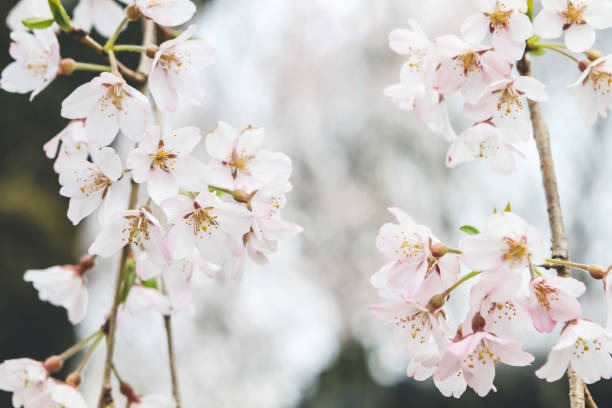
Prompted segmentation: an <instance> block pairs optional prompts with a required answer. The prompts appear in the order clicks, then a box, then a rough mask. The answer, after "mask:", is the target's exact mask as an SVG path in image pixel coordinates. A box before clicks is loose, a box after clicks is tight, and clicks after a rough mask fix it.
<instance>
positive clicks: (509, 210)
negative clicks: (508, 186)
mask: <svg viewBox="0 0 612 408" xmlns="http://www.w3.org/2000/svg"><path fill="white" fill-rule="evenodd" d="M504 212H512V208H510V201H508V204H506V208H504Z"/></svg>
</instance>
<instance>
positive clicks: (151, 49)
mask: <svg viewBox="0 0 612 408" xmlns="http://www.w3.org/2000/svg"><path fill="white" fill-rule="evenodd" d="M157 51H159V47H158V46H157V45H151V46H149V48H147V51H146V54H147V57H149V58H151V59H153V58H155V54H157Z"/></svg>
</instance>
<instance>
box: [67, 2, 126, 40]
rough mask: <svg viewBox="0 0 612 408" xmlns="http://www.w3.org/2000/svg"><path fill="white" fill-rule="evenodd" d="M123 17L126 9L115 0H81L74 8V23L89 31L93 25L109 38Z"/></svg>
mask: <svg viewBox="0 0 612 408" xmlns="http://www.w3.org/2000/svg"><path fill="white" fill-rule="evenodd" d="M123 17H125V11H124V10H123V8H122V7H121V6H119V5H118V4H117V3H115V1H114V0H80V1H79V4H77V5H76V7H75V8H74V15H73V18H72V23H73V25H74V26H75V27H77V28H80V29H82V30H85V31H87V32H89V31H91V28H92V27H93V28H95V29H96V31H97V32H98V33H100V34H101V35H102V36H104V37H107V38H108V37H110V36H112V35H113V33H114V32H115V30H116V29H117V27H118V26H119V23H120V22H121V20H122V19H123Z"/></svg>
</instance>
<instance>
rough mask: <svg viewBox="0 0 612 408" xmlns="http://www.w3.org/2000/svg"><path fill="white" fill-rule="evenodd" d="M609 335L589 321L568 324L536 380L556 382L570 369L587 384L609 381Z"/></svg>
mask: <svg viewBox="0 0 612 408" xmlns="http://www.w3.org/2000/svg"><path fill="white" fill-rule="evenodd" d="M610 353H612V334H611V333H610V332H608V331H607V330H604V329H603V328H602V327H601V326H599V325H598V324H595V323H593V322H591V321H589V320H584V319H578V320H574V321H571V322H569V323H568V324H567V325H566V326H565V328H564V329H563V330H562V331H561V337H560V338H559V341H558V342H557V344H556V345H555V346H554V347H553V348H552V350H551V351H550V353H549V354H548V359H547V360H546V364H544V365H543V366H542V367H540V368H539V369H538V370H537V371H536V372H535V374H536V376H538V377H539V378H542V379H544V380H546V381H548V382H552V381H557V380H558V379H560V378H561V377H563V374H565V372H566V371H567V367H568V366H571V367H572V368H573V369H574V371H576V374H578V376H579V377H580V378H581V379H582V380H583V381H584V382H585V383H587V384H592V383H594V382H596V381H599V380H600V379H601V378H605V379H608V378H610V377H612V357H610Z"/></svg>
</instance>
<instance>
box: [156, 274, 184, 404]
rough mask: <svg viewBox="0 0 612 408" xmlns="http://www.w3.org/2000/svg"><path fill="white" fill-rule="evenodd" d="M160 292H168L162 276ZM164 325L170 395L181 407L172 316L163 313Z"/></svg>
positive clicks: (165, 293)
mask: <svg viewBox="0 0 612 408" xmlns="http://www.w3.org/2000/svg"><path fill="white" fill-rule="evenodd" d="M161 286H162V293H163V294H164V295H167V294H168V290H167V289H166V283H165V282H164V278H163V277H162V278H161ZM164 326H165V327H166V338H167V340H168V361H169V363H170V378H171V380H172V396H173V397H174V401H175V402H176V408H181V407H182V405H181V393H180V389H179V381H178V370H177V369H176V353H175V351H174V338H173V336H172V316H171V315H164Z"/></svg>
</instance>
